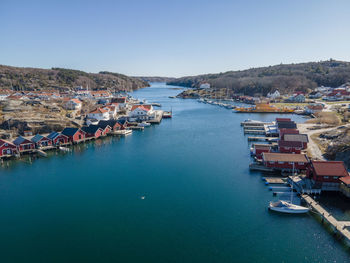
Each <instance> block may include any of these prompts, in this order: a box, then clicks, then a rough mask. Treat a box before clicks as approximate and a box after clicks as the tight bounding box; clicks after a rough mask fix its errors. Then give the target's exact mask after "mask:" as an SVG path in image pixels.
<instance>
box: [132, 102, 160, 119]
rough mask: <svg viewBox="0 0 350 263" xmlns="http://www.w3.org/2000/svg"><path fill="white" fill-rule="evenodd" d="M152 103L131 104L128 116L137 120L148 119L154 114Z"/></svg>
mask: <svg viewBox="0 0 350 263" xmlns="http://www.w3.org/2000/svg"><path fill="white" fill-rule="evenodd" d="M154 113H155V112H154V110H153V107H152V105H133V106H132V108H131V110H130V113H129V117H130V118H135V119H138V120H148V119H150V118H151V117H153V115H154Z"/></svg>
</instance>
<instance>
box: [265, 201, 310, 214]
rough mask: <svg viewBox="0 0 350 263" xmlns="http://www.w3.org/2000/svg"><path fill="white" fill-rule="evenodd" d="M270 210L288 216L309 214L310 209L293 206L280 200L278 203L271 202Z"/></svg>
mask: <svg viewBox="0 0 350 263" xmlns="http://www.w3.org/2000/svg"><path fill="white" fill-rule="evenodd" d="M269 209H270V210H272V211H276V212H281V213H288V214H304V213H307V212H309V208H307V207H304V206H300V205H295V204H292V203H291V202H289V201H283V200H279V201H277V202H270V205H269Z"/></svg>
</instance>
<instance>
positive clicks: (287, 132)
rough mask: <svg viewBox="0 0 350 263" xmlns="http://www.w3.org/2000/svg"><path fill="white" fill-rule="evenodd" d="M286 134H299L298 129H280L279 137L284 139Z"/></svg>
mask: <svg viewBox="0 0 350 263" xmlns="http://www.w3.org/2000/svg"><path fill="white" fill-rule="evenodd" d="M285 134H299V130H297V129H279V139H280V140H283V137H284V135H285Z"/></svg>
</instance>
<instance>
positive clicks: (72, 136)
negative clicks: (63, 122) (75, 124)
mask: <svg viewBox="0 0 350 263" xmlns="http://www.w3.org/2000/svg"><path fill="white" fill-rule="evenodd" d="M61 133H62V134H63V135H66V136H67V137H68V140H69V141H70V142H72V143H79V142H82V141H84V140H85V136H86V132H84V131H83V130H81V129H79V128H65V129H64V130H63V131H62V132H61Z"/></svg>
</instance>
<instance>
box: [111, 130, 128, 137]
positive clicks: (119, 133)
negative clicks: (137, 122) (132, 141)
mask: <svg viewBox="0 0 350 263" xmlns="http://www.w3.org/2000/svg"><path fill="white" fill-rule="evenodd" d="M111 134H113V135H120V136H126V135H130V134H132V130H117V131H113V132H112V133H111Z"/></svg>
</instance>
